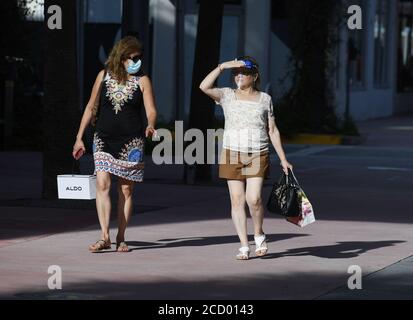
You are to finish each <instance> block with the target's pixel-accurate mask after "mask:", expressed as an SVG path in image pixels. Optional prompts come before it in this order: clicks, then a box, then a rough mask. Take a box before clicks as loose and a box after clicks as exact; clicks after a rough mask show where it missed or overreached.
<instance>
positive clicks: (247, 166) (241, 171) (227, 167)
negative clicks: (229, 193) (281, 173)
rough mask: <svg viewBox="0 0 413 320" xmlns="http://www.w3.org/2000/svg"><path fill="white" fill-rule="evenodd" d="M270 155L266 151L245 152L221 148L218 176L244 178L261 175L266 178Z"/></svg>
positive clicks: (233, 178) (268, 172)
mask: <svg viewBox="0 0 413 320" xmlns="http://www.w3.org/2000/svg"><path fill="white" fill-rule="evenodd" d="M269 174H270V156H269V152H268V151H262V152H253V153H245V152H240V151H233V150H229V149H222V152H221V156H220V162H219V177H220V178H223V179H228V180H245V179H247V178H253V177H261V178H264V179H268V177H269Z"/></svg>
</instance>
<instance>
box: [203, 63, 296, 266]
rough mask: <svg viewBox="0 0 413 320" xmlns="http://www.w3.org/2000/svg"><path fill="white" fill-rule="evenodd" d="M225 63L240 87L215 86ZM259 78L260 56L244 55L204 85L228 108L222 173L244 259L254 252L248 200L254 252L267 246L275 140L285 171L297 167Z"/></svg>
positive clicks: (211, 75)
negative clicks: (267, 195) (268, 182)
mask: <svg viewBox="0 0 413 320" xmlns="http://www.w3.org/2000/svg"><path fill="white" fill-rule="evenodd" d="M225 69H231V70H232V74H233V79H234V82H235V83H236V84H237V89H232V88H216V87H214V83H215V81H216V79H217V78H218V76H219V75H220V74H221V73H222V72H223V71H224V70H225ZM259 81H260V75H259V68H258V64H257V62H256V60H255V59H254V58H252V57H248V56H245V57H240V58H238V59H235V60H233V61H227V62H224V63H221V64H219V65H218V66H217V67H216V68H215V69H214V70H212V71H211V72H210V73H209V74H208V75H207V76H206V78H205V79H204V80H203V81H202V83H201V84H200V86H199V87H200V89H201V90H202V91H203V92H204V93H205V94H206V95H208V96H209V97H211V98H212V99H214V100H215V102H216V103H217V104H219V105H221V106H222V108H223V111H224V116H225V128H224V138H223V149H222V153H221V158H220V165H219V176H220V178H223V179H226V180H227V183H228V189H229V192H230V196H231V215H232V219H233V221H234V224H235V228H236V230H237V233H238V236H239V238H240V242H241V247H240V249H239V253H238V254H237V259H239V260H247V259H249V253H250V248H249V243H248V234H247V215H246V211H245V203H247V204H248V207H249V210H250V214H251V217H252V219H253V222H254V240H255V254H256V255H257V256H264V255H265V254H266V253H267V251H268V247H267V243H266V237H265V233H264V231H263V217H264V207H263V202H262V186H263V182H264V179H266V178H268V175H269V165H270V161H269V143H270V141H271V143H272V144H273V146H274V148H275V151H276V152H277V154H278V157H279V158H280V160H281V162H280V165H281V167H282V169H283V170H284V172H285V173H286V174H288V168H290V169H292V165H291V164H290V163H289V162H288V161H287V159H286V156H285V153H284V150H283V148H282V144H281V138H280V133H279V131H278V129H277V126H276V124H275V119H274V112H273V104H272V99H271V96H269V95H268V94H266V93H265V92H261V91H260V90H259Z"/></svg>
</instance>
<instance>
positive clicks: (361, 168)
mask: <svg viewBox="0 0 413 320" xmlns="http://www.w3.org/2000/svg"><path fill="white" fill-rule="evenodd" d="M378 121H379V122H374V121H369V122H365V123H362V124H361V131H362V132H366V133H369V136H368V140H367V142H366V144H365V145H363V146H286V150H287V152H288V157H289V160H290V161H291V162H293V164H294V165H295V172H296V175H297V177H298V179H299V180H300V182H301V184H302V186H303V187H304V189H305V190H306V192H307V194H308V196H309V197H310V200H311V201H312V203H313V205H314V207H315V210H316V215H317V219H318V221H317V222H316V223H315V224H313V225H311V226H309V227H306V228H304V229H300V228H298V227H296V226H294V225H292V224H289V223H287V222H286V221H284V220H282V219H281V218H279V217H276V216H272V215H270V214H267V215H266V221H265V231H266V233H267V235H268V237H269V240H270V243H269V247H270V252H269V254H268V255H267V256H266V257H265V258H255V257H254V258H253V259H251V260H250V261H236V260H235V259H234V256H235V254H236V252H237V248H238V239H237V237H236V235H235V231H234V228H233V225H232V222H231V220H230V203H229V199H228V191H227V189H226V186H225V184H224V183H218V184H216V185H204V186H187V185H184V184H181V183H179V178H180V176H181V172H180V171H179V170H181V167H179V166H162V167H158V166H152V167H151V166H149V167H148V171H147V181H146V183H144V184H142V185H139V186H137V188H136V190H135V194H134V199H135V210H134V215H133V217H132V221H131V224H130V227H129V228H128V232H127V240H128V241H129V244H130V247H131V248H132V252H130V253H127V254H121V253H116V252H115V251H114V248H115V247H114V246H113V249H112V250H108V251H106V252H103V253H97V254H91V253H89V252H88V251H87V246H88V245H89V244H90V243H92V242H94V241H95V240H96V239H97V237H98V235H99V226H98V225H97V220H96V217H95V211H94V205H93V201H92V202H89V203H88V202H83V203H80V204H79V202H72V204H70V206H69V205H68V204H62V201H56V202H54V203H53V202H47V203H46V202H42V201H41V200H36V199H34V200H28V199H26V200H13V198H14V199H16V198H25V197H27V195H30V192H29V191H30V188H29V186H30V184H32V186H33V185H34V184H36V183H38V181H37V178H36V174H34V173H32V176H31V177H29V178H27V176H26V179H29V180H28V182H27V186H26V187H27V189H24V187H21V188H20V190H15V191H13V192H12V191H10V190H9V193H5V192H3V191H4V188H5V187H4V186H3V187H2V188H3V189H2V190H1V194H2V198H1V200H0V211H1V213H0V298H7V299H27V298H29V299H33V298H35V299H37V298H38V299H95V298H114V299H121V298H128V299H130V298H132V299H135V298H136V299H348V298H379V299H380V298H390V299H392V298H402V299H412V298H413V290H412V285H413V282H412V275H413V271H412V270H413V269H412V268H411V265H412V258H410V257H411V256H412V255H413V232H412V228H413V216H412V215H411V210H410V209H409V208H410V207H411V201H410V199H411V190H413V182H412V181H413V161H412V160H413V148H410V149H409V148H408V146H411V141H413V139H412V138H413V130H410V129H409V128H411V127H412V126H413V117H402V118H391V119H387V120H378ZM400 131H402V132H403V134H400ZM382 133H383V135H385V136H386V137H387V138H386V139H382V143H381V144H379V143H378V142H377V141H379V140H380V139H378V138H377V136H376V134H382ZM384 133H385V134H384ZM394 135H395V136H397V138H395V137H394ZM392 137H393V138H392ZM403 139H404V140H403ZM400 140H403V141H400ZM396 142H397V143H396ZM4 156H5V157H7V156H10V154H8V155H6V154H4ZM14 156H15V157H16V158H18V155H14ZM5 157H1V159H3V160H4V159H5ZM35 157H36V155H34V158H35ZM39 161H41V159H40V160H39ZM3 162H4V161H3ZM3 162H2V166H3V167H0V168H1V169H0V174H1V177H2V178H3V177H5V178H7V177H10V176H9V175H8V172H9V170H7V169H5V168H4V163H3ZM273 162H274V165H273V166H272V168H273V171H272V173H273V177H275V176H277V175H278V173H277V170H278V169H277V165H276V163H277V159H276V158H274V157H273ZM15 163H18V162H17V161H16V162H15ZM33 163H34V165H36V163H38V162H36V161H34V162H33ZM7 165H8V166H11V163H10V162H7ZM15 165H16V166H17V164H15ZM9 169H10V168H9ZM28 171H29V170H28ZM14 172H15V171H14ZM14 178H15V179H18V177H17V178H16V176H15V177H14ZM271 183H272V181H268V182H266V184H265V188H264V199H267V196H268V194H269V192H270V188H271ZM18 192H20V194H19V193H18ZM23 193H25V196H23V197H22V196H21V194H23ZM6 195H7V196H6ZM13 195H14V196H13ZM112 225H113V226H114V227H115V221H113V223H112ZM251 227H252V223H251V221H249V231H250V234H251V231H252V228H251ZM115 234H116V233H115V230H114V229H113V230H112V231H111V235H112V239H113V240H114V237H115ZM251 240H252V239H251ZM252 243H253V241H251V244H252ZM252 248H253V246H252ZM50 265H58V266H60V267H61V268H62V275H63V278H62V279H63V288H62V290H49V289H48V287H47V280H48V277H49V276H50V275H49V274H48V273H47V271H48V267H49V266H50ZM351 265H358V266H360V267H361V269H362V274H363V276H364V277H363V289H362V290H358V291H351V290H349V289H348V288H347V287H346V283H347V280H348V278H349V277H350V276H351V275H350V274H349V273H347V271H348V268H349V266H351ZM409 267H410V268H409Z"/></svg>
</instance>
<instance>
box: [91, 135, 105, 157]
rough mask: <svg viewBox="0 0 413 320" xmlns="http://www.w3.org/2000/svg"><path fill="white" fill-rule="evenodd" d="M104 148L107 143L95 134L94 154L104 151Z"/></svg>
mask: <svg viewBox="0 0 413 320" xmlns="http://www.w3.org/2000/svg"><path fill="white" fill-rule="evenodd" d="M104 146H105V143H104V142H103V140H102V139H101V138H99V136H98V134H97V133H96V132H95V134H94V135H93V145H92V149H93V153H95V152H101V151H103V147H104Z"/></svg>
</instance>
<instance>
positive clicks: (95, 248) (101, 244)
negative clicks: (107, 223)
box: [89, 240, 111, 252]
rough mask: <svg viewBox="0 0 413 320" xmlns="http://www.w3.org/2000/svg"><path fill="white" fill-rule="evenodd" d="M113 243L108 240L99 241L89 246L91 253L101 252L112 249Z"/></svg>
mask: <svg viewBox="0 0 413 320" xmlns="http://www.w3.org/2000/svg"><path fill="white" fill-rule="evenodd" d="M110 248H111V242H110V241H106V240H98V241H96V242H95V243H94V244H92V245H90V246H89V251H91V252H99V251H102V250H106V249H110Z"/></svg>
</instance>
